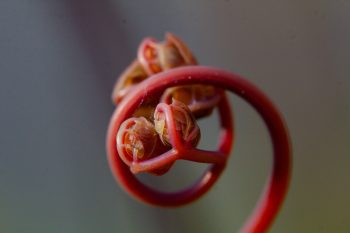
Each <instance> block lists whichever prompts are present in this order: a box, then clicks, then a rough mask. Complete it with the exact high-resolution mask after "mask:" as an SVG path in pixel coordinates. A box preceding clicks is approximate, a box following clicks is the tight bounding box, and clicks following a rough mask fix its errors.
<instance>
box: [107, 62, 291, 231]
mask: <svg viewBox="0 0 350 233" xmlns="http://www.w3.org/2000/svg"><path fill="white" fill-rule="evenodd" d="M189 84H208V85H213V86H216V87H218V88H222V89H226V90H229V91H231V92H233V93H235V94H237V95H238V96H240V97H242V98H243V99H244V100H246V101H247V102H248V103H249V104H251V105H252V106H253V107H254V109H255V110H256V111H257V112H258V113H259V114H260V116H261V117H262V119H263V120H264V122H265V124H266V126H267V128H268V131H269V134H270V137H271V141H272V144H273V166H272V171H271V173H270V176H269V178H268V181H267V182H266V186H265V189H264V192H263V193H262V195H261V197H260V200H259V202H258V204H257V207H256V208H255V209H254V211H253V214H252V215H251V217H250V218H249V219H248V220H247V222H246V224H245V225H244V226H243V228H242V229H241V231H240V232H244V233H262V232H266V231H267V229H268V228H269V226H270V225H271V223H272V221H273V219H274V218H275V216H276V214H277V213H278V210H279V209H280V206H281V204H282V202H283V200H284V198H285V195H286V192H287V189H288V184H289V179H290V171H291V147H290V142H289V135H288V130H287V128H286V125H285V123H284V121H283V119H282V117H281V115H280V113H279V111H278V110H277V109H276V107H275V106H274V104H273V103H272V102H271V101H270V100H269V98H268V97H267V96H266V95H265V94H264V93H263V92H262V91H260V90H259V89H258V88H257V87H256V86H254V85H253V84H251V83H250V82H249V81H247V80H246V79H244V78H241V77H240V76H238V75H236V74H233V73H230V72H226V71H223V70H220V69H216V68H210V67H204V66H188V67H181V68H175V69H172V70H169V71H166V72H162V73H159V74H157V75H154V76H152V77H150V78H149V79H147V80H145V81H144V82H143V83H142V84H141V85H139V86H138V87H137V88H135V90H134V91H133V92H132V93H130V94H129V95H128V96H127V97H126V99H125V100H124V101H123V102H122V103H121V105H120V106H119V107H118V109H117V110H116V112H115V113H114V115H113V117H112V119H111V122H110V126H109V130H108V135H107V150H108V159H109V163H110V166H111V169H112V171H113V174H114V175H115V177H116V178H117V180H118V181H119V183H121V184H122V186H123V187H124V188H125V189H126V190H127V191H128V192H130V193H131V194H133V195H134V196H135V197H137V198H138V199H140V200H143V201H145V202H147V203H150V204H154V205H161V206H179V205H183V204H186V203H189V202H191V201H193V200H195V199H197V198H198V197H200V196H201V195H203V193H205V192H206V191H207V190H208V189H209V188H210V187H211V186H212V185H213V183H214V182H215V181H216V180H217V178H218V176H219V175H220V174H221V172H222V170H223V168H224V166H221V165H212V166H211V168H210V169H209V170H208V171H207V172H206V173H205V174H204V175H203V177H201V179H200V180H199V181H198V182H197V183H196V184H195V185H194V186H192V187H190V188H188V189H185V190H183V191H180V192H177V193H162V192H159V191H156V190H153V189H151V188H149V187H147V186H145V185H144V184H142V183H140V182H139V181H138V180H137V179H136V178H135V176H134V175H133V174H132V173H131V172H130V171H129V167H128V166H126V165H125V164H124V163H123V162H122V161H121V159H120V158H119V156H118V154H117V152H116V149H115V135H116V132H117V130H118V128H119V125H120V124H121V122H122V121H124V120H125V119H126V118H127V117H129V116H130V115H131V114H132V111H133V110H135V109H136V108H137V107H138V105H139V104H140V103H141V102H142V101H143V98H146V97H147V96H149V95H159V94H160V93H161V92H163V91H164V90H165V89H166V88H168V87H171V86H177V85H189ZM220 105H221V107H220ZM225 108H228V109H229V104H228V102H227V99H226V97H224V98H223V100H222V101H221V103H220V104H219V113H220V117H221V124H222V125H221V126H222V133H221V136H220V142H219V146H218V148H219V149H218V151H219V152H222V153H224V154H228V153H229V152H230V149H231V146H232V142H229V139H230V140H231V141H232V137H233V135H232V123H228V125H226V126H225V125H224V124H225V120H228V122H231V119H229V118H231V115H230V113H228V114H227V112H225V110H224V109H225ZM228 112H230V111H228ZM227 115H228V116H227ZM230 127H231V130H229V128H230Z"/></svg>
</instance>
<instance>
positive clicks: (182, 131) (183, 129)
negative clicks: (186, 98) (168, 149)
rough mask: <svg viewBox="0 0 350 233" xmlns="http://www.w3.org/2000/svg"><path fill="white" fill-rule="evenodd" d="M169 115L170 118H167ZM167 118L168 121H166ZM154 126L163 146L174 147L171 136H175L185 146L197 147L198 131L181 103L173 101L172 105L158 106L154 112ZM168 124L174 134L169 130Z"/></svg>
mask: <svg viewBox="0 0 350 233" xmlns="http://www.w3.org/2000/svg"><path fill="white" fill-rule="evenodd" d="M167 114H171V116H167ZM167 118H168V119H167ZM154 124H155V129H156V131H157V133H158V134H159V136H160V139H161V140H162V142H163V143H164V144H165V145H169V146H170V145H174V142H172V141H171V134H176V135H178V137H179V138H180V140H182V141H183V142H184V144H186V145H191V146H192V147H195V146H197V144H198V142H199V139H200V136H201V134H200V129H199V127H198V125H197V122H196V119H195V118H194V116H193V114H192V112H191V110H190V109H189V108H188V107H187V106H186V105H185V104H184V103H182V102H180V101H177V100H175V99H174V100H173V102H172V104H170V105H168V104H164V103H163V104H158V106H157V108H156V110H155V112H154ZM170 124H171V125H172V126H173V127H172V128H173V130H174V132H171V130H169V128H170Z"/></svg>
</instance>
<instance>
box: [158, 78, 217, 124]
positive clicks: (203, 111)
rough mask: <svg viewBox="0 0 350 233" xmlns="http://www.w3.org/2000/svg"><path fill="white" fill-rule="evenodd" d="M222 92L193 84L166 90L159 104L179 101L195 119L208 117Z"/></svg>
mask: <svg viewBox="0 0 350 233" xmlns="http://www.w3.org/2000/svg"><path fill="white" fill-rule="evenodd" d="M221 94H222V91H221V90H220V89H218V88H215V87H213V86H210V85H202V84H194V85H186V86H177V87H171V88H168V89H166V91H165V92H164V94H163V95H162V97H161V102H164V103H170V102H171V101H173V99H175V100H178V101H181V102H182V103H184V104H185V105H187V106H188V108H189V109H190V110H191V112H192V113H193V115H194V116H195V117H196V118H201V117H205V116H208V115H210V114H211V113H212V111H213V109H214V108H215V107H216V105H217V104H218V102H219V100H220V97H221Z"/></svg>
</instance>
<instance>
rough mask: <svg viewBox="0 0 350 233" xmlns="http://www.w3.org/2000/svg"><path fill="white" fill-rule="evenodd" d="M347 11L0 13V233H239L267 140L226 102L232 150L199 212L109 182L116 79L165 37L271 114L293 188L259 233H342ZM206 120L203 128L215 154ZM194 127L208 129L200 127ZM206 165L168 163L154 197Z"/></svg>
mask: <svg viewBox="0 0 350 233" xmlns="http://www.w3.org/2000/svg"><path fill="white" fill-rule="evenodd" d="M349 12H350V1H347V0H333V1H331V0H319V1H316V0H303V1H301V0H297V1H291V0H281V1H276V0H267V1H258V0H251V1H235V0H218V1H210V0H206V1H194V0H186V1H185V0H182V1H160V0H157V1H156V0H151V1H141V0H138V1H128V0H101V1H93V0H85V1H77V0H46V1H44V0H28V1H20V0H1V1H0V33H1V34H0V232H1V233H21V232H25V233H34V232H35V233H46V232H52V233H55V232H66V233H70V232H72V233H79V232H81V233H83V232H84V233H90V232H91V233H94V232H128V233H129V232H130V233H133V232H142V233H148V232H149V233H151V232H152V233H157V232H169V233H172V232H174V233H175V232H203V233H205V232H208V233H212V232H219V233H220V232H237V231H238V229H239V228H240V226H241V225H242V224H243V222H244V219H246V218H247V216H248V215H249V213H250V212H251V211H252V208H253V207H254V205H255V202H256V201H257V199H258V197H259V195H260V192H261V190H262V187H263V185H264V183H265V180H266V178H267V176H268V174H269V169H270V167H271V146H270V141H269V138H268V134H267V131H266V128H265V126H264V124H263V122H262V121H261V119H260V118H259V117H258V116H257V114H256V113H255V111H254V110H253V109H252V108H251V107H250V106H249V105H247V104H246V103H245V102H244V101H243V100H241V99H240V98H238V97H236V96H234V95H232V96H230V99H231V102H232V107H233V109H234V114H235V124H236V135H237V136H236V142H235V147H234V150H233V152H232V155H231V158H230V161H229V165H228V167H227V169H226V170H225V172H224V173H223V175H222V177H221V178H220V180H219V182H218V183H217V184H216V185H215V186H214V188H213V189H212V190H211V191H210V192H209V193H208V194H207V195H205V196H204V197H203V198H201V199H200V200H198V201H197V202H195V203H193V204H191V205H188V206H185V207H181V208H177V209H161V208H155V207H150V206H148V205H144V204H142V203H139V202H138V201H135V200H134V199H132V198H131V197H130V196H128V194H126V193H125V192H124V191H123V190H122V189H121V188H120V187H119V185H118V184H117V183H116V182H115V181H114V178H113V177H112V175H111V172H110V170H109V167H108V164H107V160H106V152H105V133H106V129H107V125H108V122H109V117H110V116H111V114H112V112H113V110H114V106H113V104H112V103H111V100H110V94H111V91H112V88H113V85H114V83H115V81H116V79H117V77H118V75H119V74H120V73H121V72H122V71H123V69H124V68H125V67H126V66H127V65H128V64H129V63H130V62H131V61H132V59H133V58H134V57H135V56H136V49H137V47H138V44H139V42H140V41H141V40H142V38H144V37H146V36H153V37H156V38H158V39H160V40H161V39H162V38H163V35H164V32H166V31H171V32H173V33H175V34H176V35H178V36H179V37H180V38H182V39H183V40H184V41H185V42H186V43H187V44H188V46H189V47H190V48H191V50H192V51H193V53H194V54H195V55H196V56H197V58H198V60H199V62H200V63H201V64H203V65H210V66H216V67H220V68H224V69H226V70H229V71H233V72H235V73H239V74H241V75H243V76H245V77H247V79H249V80H250V81H251V82H253V83H255V84H256V85H257V86H259V87H260V88H261V89H262V90H263V91H264V92H266V94H267V95H268V96H269V97H270V98H271V99H272V100H273V102H274V103H275V104H276V105H277V106H278V108H279V109H280V111H281V113H282V114H283V115H284V117H285V120H286V122H287V124H288V126H289V129H290V133H291V139H292V142H293V151H294V162H293V163H294V164H293V176H292V181H291V186H290V191H289V193H288V196H287V199H286V201H285V203H284V205H283V207H282V209H281V211H280V214H279V215H278V218H277V219H276V221H275V223H274V225H273V226H272V228H271V231H270V232H284V233H295V232H300V233H311V232H312V233H313V232H318V233H321V232H325V233H328V232H332V233H342V232H344V233H345V232H349V229H350V223H349V221H348V219H349V216H350V200H349V196H350V181H349V179H350V169H349V165H350V158H349V155H350V146H349V138H350V133H349V131H350V123H349V104H350V81H349V80H350V78H349V75H350V65H349V62H350V45H349V41H350V29H349V24H348V23H349V21H350V16H349ZM216 117H217V116H216V115H215V114H214V115H213V117H212V118H211V119H207V120H205V121H204V122H201V125H202V130H203V137H202V138H203V140H202V142H201V145H200V146H201V147H203V148H212V147H214V146H215V141H216V134H215V133H209V132H217V129H216V127H217V123H216ZM204 126H205V127H204ZM203 169H205V166H202V165H196V164H193V163H192V164H191V163H185V162H183V163H181V162H180V163H178V164H176V167H175V169H174V170H173V171H171V172H170V174H167V175H166V176H164V177H161V178H154V177H148V176H142V177H140V179H143V180H144V181H145V182H146V183H148V184H149V185H151V186H155V187H158V188H159V189H164V190H174V189H177V188H179V187H183V186H184V185H188V184H190V183H191V182H193V181H194V180H195V178H196V177H197V176H198V175H199V174H200V173H201V172H202V171H203Z"/></svg>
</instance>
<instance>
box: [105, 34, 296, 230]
mask: <svg viewBox="0 0 350 233" xmlns="http://www.w3.org/2000/svg"><path fill="white" fill-rule="evenodd" d="M194 64H196V62H195V59H194V58H193V56H192V54H191V53H190V52H189V50H188V49H187V47H186V46H185V45H184V44H183V43H182V42H181V41H180V40H179V39H177V38H176V37H175V36H173V35H172V34H167V35H166V41H165V42H162V43H158V42H157V41H156V40H154V39H146V40H144V41H143V43H142V44H141V46H140V48H139V53H138V59H137V60H135V61H134V62H133V64H132V65H131V66H130V67H129V68H128V69H127V70H126V71H125V72H124V73H123V75H122V77H121V79H120V81H119V82H118V83H117V85H116V87H115V90H114V92H113V101H114V102H115V103H119V106H118V108H117V109H116V111H115V113H114V114H113V116H112V119H111V122H110V125H109V129H108V133H107V152H108V160H109V163H110V167H111V170H112V172H113V174H114V176H115V178H116V179H117V180H118V181H119V183H120V184H121V185H122V187H123V188H124V189H125V190H126V191H127V192H129V193H130V194H132V195H133V196H134V197H136V198H137V199H139V200H141V201H143V202H145V203H148V204H152V205H157V206H163V207H176V206H180V205H184V204H188V203H191V202H193V201H194V200H196V199H198V198H199V197H201V196H202V195H203V194H204V193H206V192H207V191H208V190H209V189H210V188H211V187H212V186H213V185H214V183H215V182H216V181H217V179H218V178H219V176H220V174H221V173H222V171H223V170H224V168H225V164H226V161H227V159H228V157H229V155H230V151H231V148H232V145H233V139H234V134H233V123H232V120H233V118H232V115H231V108H230V104H229V102H228V99H227V96H226V94H225V93H224V92H223V90H224V89H226V90H229V91H231V92H233V93H235V94H237V95H238V96H240V97H242V98H243V99H245V100H246V101H247V102H248V103H249V104H251V105H252V106H253V107H254V108H255V110H256V111H257V113H259V114H260V116H261V117H262V119H263V120H264V122H265V123H266V126H267V128H268V130H269V133H270V137H271V141H272V144H273V166H272V171H271V173H270V176H269V178H268V182H266V187H265V191H264V192H263V193H262V195H261V198H260V200H259V203H258V204H257V207H256V209H254V211H253V214H252V215H251V216H250V217H249V219H248V220H247V222H246V223H245V225H244V227H243V228H242V229H241V231H240V232H242V233H263V232H266V231H267V229H268V228H269V226H270V225H271V224H272V222H273V220H274V218H275V217H276V215H277V213H278V210H279V208H280V206H281V204H282V202H283V200H284V197H285V195H286V192H287V189H288V184H289V178H290V169H291V146H290V141H289V136H288V130H287V127H286V125H285V123H284V121H283V119H282V116H281V115H280V113H279V111H278V110H277V108H276V107H275V106H274V104H273V103H272V102H271V101H270V100H269V99H268V97H267V96H266V95H265V94H264V93H263V92H261V91H260V90H259V89H258V88H257V87H255V86H254V85H253V84H251V83H250V82H249V81H247V80H246V79H243V78H241V77H240V76H238V75H236V74H233V73H230V72H227V71H223V70H220V69H216V68H210V67H204V66H197V65H194ZM184 65H192V66H188V67H181V68H175V69H172V67H177V66H184ZM167 69H171V70H170V71H168V72H162V71H164V70H167ZM157 72H160V73H159V74H157V75H153V74H155V73H157ZM150 75H152V77H151V78H149V76H150ZM161 92H163V95H162V96H161V94H162V93H161ZM159 102H160V103H159ZM215 107H217V110H218V113H219V119H220V135H219V142H218V146H217V149H216V150H214V151H205V150H201V149H198V148H195V147H196V145H197V144H198V141H199V139H200V130H199V127H198V125H197V123H196V119H197V118H200V117H204V116H208V115H209V114H210V113H211V111H212V109H213V108H215ZM136 116H137V117H136ZM146 118H147V119H146ZM179 159H182V160H188V161H194V162H200V163H209V164H210V166H209V167H208V170H207V171H206V172H204V173H203V175H202V176H201V178H200V179H198V181H197V182H195V183H194V184H193V185H191V186H190V187H188V188H186V189H184V190H180V191H178V192H162V191H159V190H155V189H153V188H151V187H148V186H146V185H145V184H143V183H142V182H141V181H140V180H138V179H137V178H136V177H135V174H136V173H138V172H148V173H151V174H155V175H162V174H164V173H165V172H167V171H168V170H169V169H170V168H171V166H172V165H173V164H174V162H175V161H176V160H179Z"/></svg>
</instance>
